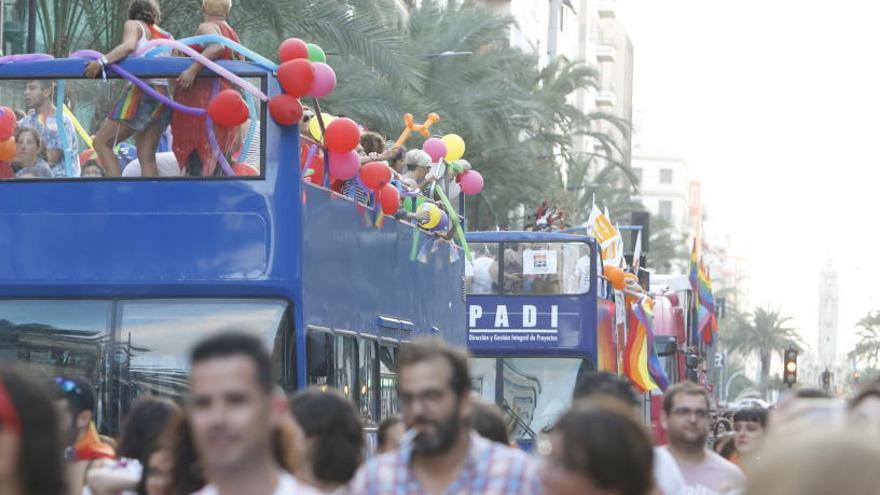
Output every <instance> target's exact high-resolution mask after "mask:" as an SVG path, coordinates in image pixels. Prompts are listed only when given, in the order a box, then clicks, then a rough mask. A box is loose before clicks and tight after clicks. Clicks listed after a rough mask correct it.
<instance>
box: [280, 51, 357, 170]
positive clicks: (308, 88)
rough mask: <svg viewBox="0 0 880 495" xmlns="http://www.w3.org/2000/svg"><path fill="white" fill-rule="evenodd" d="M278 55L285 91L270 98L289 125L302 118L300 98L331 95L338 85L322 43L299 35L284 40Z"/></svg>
mask: <svg viewBox="0 0 880 495" xmlns="http://www.w3.org/2000/svg"><path fill="white" fill-rule="evenodd" d="M278 58H279V60H281V65H280V66H279V67H278V82H279V83H280V84H281V88H282V89H283V90H284V93H282V94H279V95H277V96H274V97H272V99H271V100H269V112H270V113H271V114H272V118H273V119H275V122H277V123H278V124H279V125H285V126H288V125H293V124H296V123H298V122H299V121H300V119H302V116H303V107H302V104H301V103H300V101H299V98H302V97H303V96H311V97H313V98H323V97H325V96H328V95H329V94H330V93H332V92H333V90H334V89H335V88H336V73H335V72H334V71H333V69H332V68H331V67H330V66H329V65H327V63H326V62H327V55H325V54H324V50H322V49H321V47H319V46H318V45H315V44H313V43H306V42H305V41H303V40H301V39H299V38H289V39H286V40H284V42H283V43H281V46H280V47H278ZM355 146H357V145H355ZM352 149H354V148H352ZM349 151H350V150H349ZM331 163H332V161H331Z"/></svg>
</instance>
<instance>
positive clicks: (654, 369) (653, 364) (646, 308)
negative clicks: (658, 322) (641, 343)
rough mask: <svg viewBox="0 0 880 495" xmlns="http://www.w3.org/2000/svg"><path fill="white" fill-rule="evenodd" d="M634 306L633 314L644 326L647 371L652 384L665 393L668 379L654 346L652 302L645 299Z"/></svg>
mask: <svg viewBox="0 0 880 495" xmlns="http://www.w3.org/2000/svg"><path fill="white" fill-rule="evenodd" d="M636 306H637V308H634V313H635V315H636V318H637V319H638V320H639V323H640V324H642V325H644V326H645V333H646V334H647V337H648V371H649V372H650V373H651V378H653V379H654V383H656V384H657V386H658V387H660V390H662V391H664V392H665V391H666V389H667V388H669V377H667V376H666V370H664V369H663V364H662V363H661V362H660V356H658V355H657V346H656V345H655V344H654V301H653V300H651V299H648V298H645V299H643V300H642V302H641V303H639V304H636Z"/></svg>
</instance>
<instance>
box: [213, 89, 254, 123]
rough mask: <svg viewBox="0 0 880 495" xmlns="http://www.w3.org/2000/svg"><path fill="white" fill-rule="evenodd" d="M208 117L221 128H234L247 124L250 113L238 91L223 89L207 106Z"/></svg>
mask: <svg viewBox="0 0 880 495" xmlns="http://www.w3.org/2000/svg"><path fill="white" fill-rule="evenodd" d="M208 115H210V116H211V120H213V121H214V122H216V123H217V124H219V125H222V126H223V127H235V126H239V125H242V124H244V123H245V122H247V119H248V117H249V116H250V112H249V111H248V107H247V105H246V104H245V102H244V98H242V97H241V95H240V94H238V91H235V90H234V89H225V90H223V91H221V92H219V93H217V96H215V97H214V98H213V99H212V100H211V103H209V104H208Z"/></svg>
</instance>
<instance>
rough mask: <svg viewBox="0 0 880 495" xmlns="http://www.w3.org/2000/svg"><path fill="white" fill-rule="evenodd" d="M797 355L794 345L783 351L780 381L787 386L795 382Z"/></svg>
mask: <svg viewBox="0 0 880 495" xmlns="http://www.w3.org/2000/svg"><path fill="white" fill-rule="evenodd" d="M797 356H798V351H797V349H795V348H794V347H789V348H788V350H787V351H785V369H784V370H783V372H782V382H783V383H785V384H786V385H788V386H789V387H791V386H792V385H794V384H795V383H797V367H798V365H797Z"/></svg>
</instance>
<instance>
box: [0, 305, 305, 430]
mask: <svg viewBox="0 0 880 495" xmlns="http://www.w3.org/2000/svg"><path fill="white" fill-rule="evenodd" d="M287 306H288V305H287V303H285V302H283V301H278V300H260V299H253V300H250V299H248V300H239V299H173V300H172V299H150V300H124V301H108V300H6V301H0V358H5V359H11V360H18V361H25V362H27V363H29V364H30V365H31V366H33V367H34V368H35V369H37V370H39V371H41V372H42V374H43V375H45V376H46V377H47V378H51V377H55V376H60V375H64V376H79V377H82V378H85V379H86V380H87V381H89V382H90V383H93V384H95V385H96V393H97V399H98V404H97V408H98V410H97V422H98V426H99V427H100V428H102V431H112V429H113V426H114V425H118V424H119V420H120V419H121V417H122V415H123V414H124V413H125V411H127V410H128V407H129V406H130V404H131V403H132V402H133V401H134V400H135V399H137V397H139V396H142V395H164V396H167V397H172V398H175V399H178V400H180V399H183V398H184V397H185V394H186V392H187V389H188V386H187V377H188V376H189V355H188V353H189V351H190V349H191V348H192V345H193V344H194V343H195V342H197V341H199V340H201V339H203V338H205V337H206V336H208V335H211V334H215V333H218V332H220V331H222V330H224V329H232V328H234V329H236V330H237V331H241V332H245V333H248V334H251V335H253V336H255V337H258V338H260V339H261V340H263V341H264V342H265V343H266V345H267V347H268V348H269V349H272V361H273V367H274V368H275V370H274V371H275V373H276V376H277V378H278V379H279V382H280V383H281V384H282V385H283V386H284V385H286V386H292V384H293V376H292V371H291V369H292V366H290V365H289V363H288V362H287V361H288V360H290V359H293V358H292V356H293V352H292V351H291V349H289V348H288V347H289V346H292V337H291V336H290V335H289V334H290V331H291V327H290V323H289V318H287V317H286V315H287V313H288V311H287ZM285 350H286V352H285Z"/></svg>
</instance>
